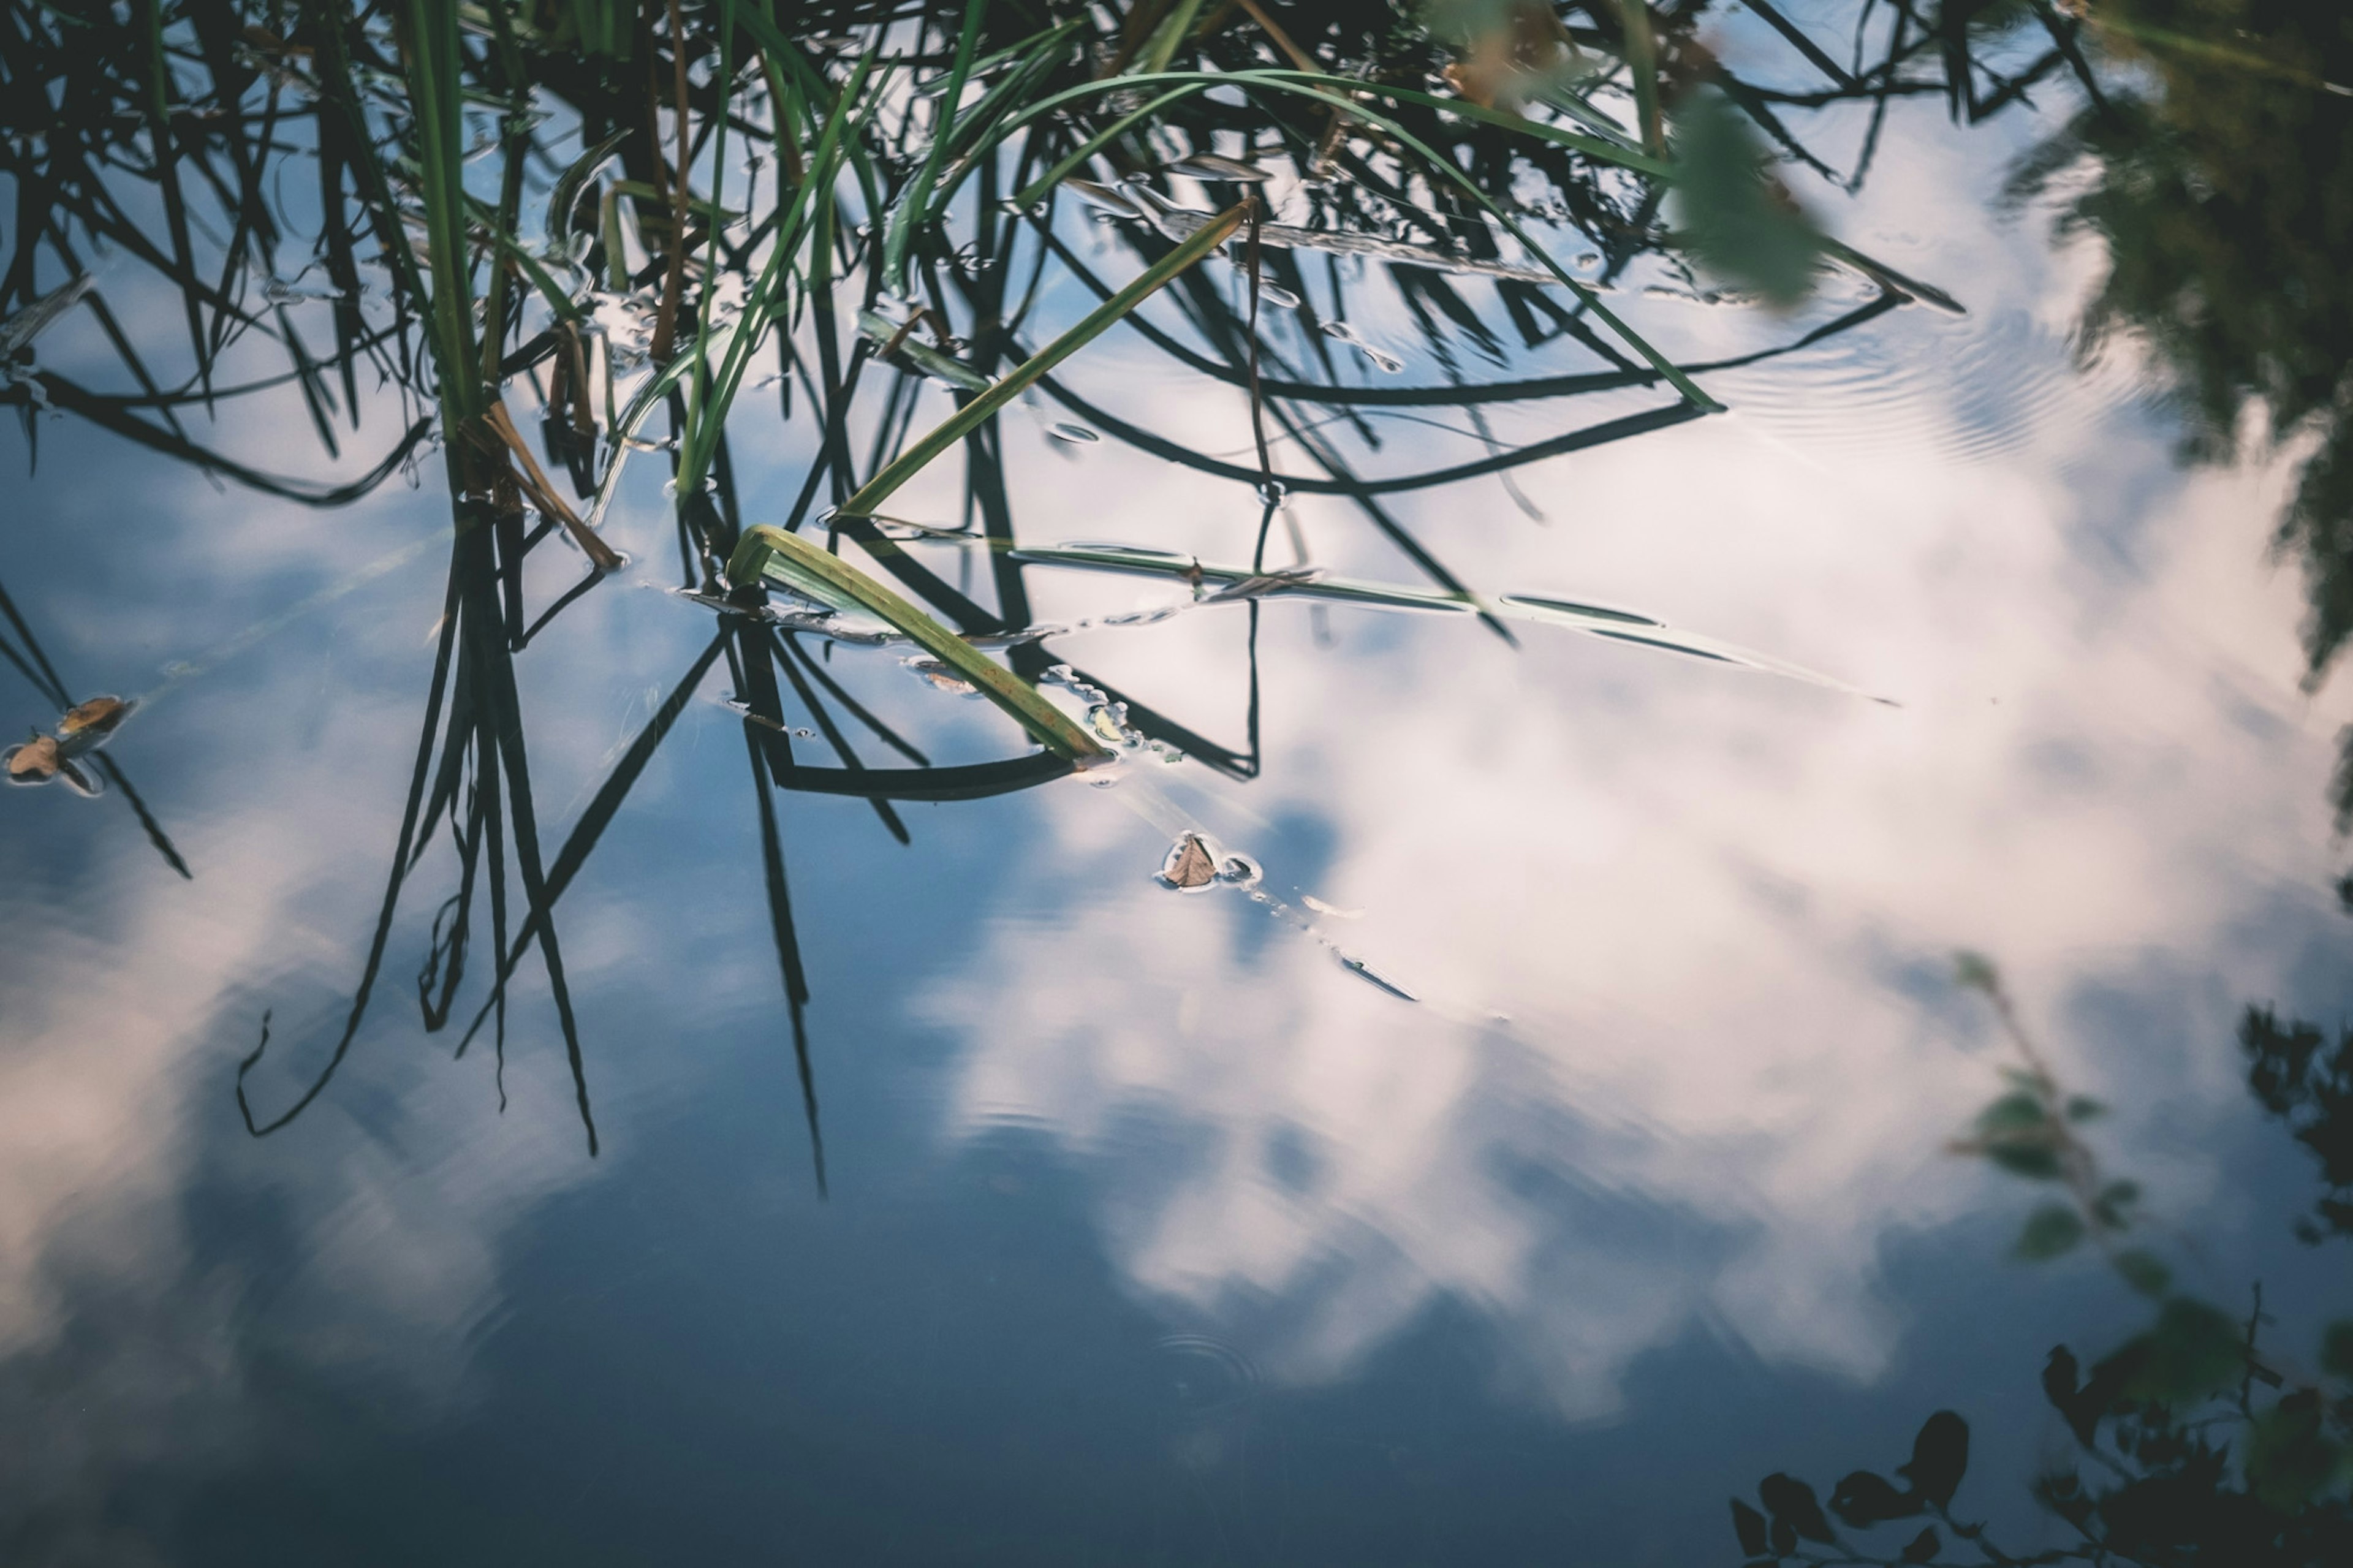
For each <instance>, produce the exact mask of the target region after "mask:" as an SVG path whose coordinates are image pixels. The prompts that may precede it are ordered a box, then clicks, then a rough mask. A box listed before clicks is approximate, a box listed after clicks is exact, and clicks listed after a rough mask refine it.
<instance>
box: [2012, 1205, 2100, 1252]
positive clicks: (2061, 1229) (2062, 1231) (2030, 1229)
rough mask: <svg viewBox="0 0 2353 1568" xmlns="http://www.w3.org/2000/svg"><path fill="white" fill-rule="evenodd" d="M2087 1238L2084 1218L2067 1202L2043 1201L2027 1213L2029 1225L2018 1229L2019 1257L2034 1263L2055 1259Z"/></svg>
mask: <svg viewBox="0 0 2353 1568" xmlns="http://www.w3.org/2000/svg"><path fill="white" fill-rule="evenodd" d="M2083 1239H2084V1220H2083V1216H2082V1215H2078V1214H2077V1213H2076V1212H2075V1211H2074V1210H2073V1208H2071V1207H2069V1206H2068V1205H2065V1204H2059V1203H2052V1204H2044V1205H2042V1207H2041V1208H2039V1209H2036V1210H2035V1211H2034V1212H2033V1213H2032V1214H2031V1215H2027V1216H2026V1228H2025V1229H2024V1230H2022V1231H2021V1232H2019V1236H2018V1245H2017V1247H2015V1248H2014V1249H2013V1250H2014V1251H2016V1252H2017V1254H2018V1256H2019V1257H2021V1258H2026V1259H2028V1260H2029V1261H2031V1262H2041V1261H2042V1259H2044V1258H2056V1257H2058V1256H2059V1255H2060V1254H2061V1253H2063V1252H2065V1251H2066V1250H2067V1249H2068V1248H2070V1247H2073V1246H2074V1245H2075V1244H2076V1243H2077V1242H2079V1241H2081V1240H2083Z"/></svg>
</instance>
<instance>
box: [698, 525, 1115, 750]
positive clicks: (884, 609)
mask: <svg viewBox="0 0 2353 1568" xmlns="http://www.w3.org/2000/svg"><path fill="white" fill-rule="evenodd" d="M727 577H728V580H729V581H730V582H732V583H737V584H745V583H756V582H761V581H764V580H765V581H767V582H772V583H778V584H783V585H784V586H785V587H786V588H789V589H791V590H792V591H793V592H795V593H797V594H800V595H803V596H805V597H807V598H813V599H816V600H817V601H818V602H819V603H820V604H827V605H843V606H845V607H846V606H849V605H855V606H857V607H858V608H860V609H863V610H866V611H868V612H870V613H871V614H873V615H875V616H880V617H881V618H882V619H883V620H885V621H888V622H889V623H890V624H891V625H892V626H893V627H895V628H896V629H897V630H899V631H901V632H903V633H905V634H906V635H907V636H908V637H910V638H912V639H913V641H914V642H915V644H916V645H917V646H918V647H922V648H923V650H924V651H925V652H927V653H929V654H931V655H932V656H933V657H934V658H937V659H938V660H939V661H940V662H941V663H942V664H944V665H946V666H947V667H948V668H950V669H953V670H955V672H956V673H957V674H958V675H960V676H962V677H963V678H964V679H966V680H969V681H971V682H972V683H973V687H974V689H976V690H977V691H979V692H980V694H981V695H982V696H984V697H986V698H987V699H988V700H990V701H991V702H994V703H995V704H997V707H999V708H1001V709H1003V710H1005V711H1006V712H1007V713H1008V714H1009V715H1011V716H1012V718H1013V719H1014V720H1015V721H1017V722H1018V723H1019V724H1020V726H1021V727H1022V728H1023V729H1025V730H1027V731H1029V733H1030V734H1032V735H1034V736H1035V737H1037V739H1038V741H1039V743H1040V744H1041V745H1043V746H1045V747H1046V749H1047V750H1049V751H1050V752H1054V753H1055V754H1056V755H1057V756H1060V757H1064V758H1067V759H1069V760H1070V761H1071V763H1075V764H1077V765H1078V766H1080V767H1082V768H1085V767H1092V766H1094V765H1096V764H1098V763H1104V762H1108V761H1109V760H1110V759H1111V756H1112V753H1111V752H1109V751H1107V750H1105V749H1104V748H1103V746H1102V745H1101V744H1099V743H1098V742H1096V741H1095V739H1094V738H1093V737H1092V736H1091V735H1089V734H1088V733H1087V732H1086V731H1084V730H1082V729H1081V728H1080V727H1079V726H1078V725H1077V724H1075V723H1073V722H1072V721H1071V718H1070V715H1068V714H1066V713H1064V712H1063V711H1062V710H1060V709H1059V708H1057V707H1055V706H1054V705H1053V704H1052V703H1050V702H1049V701H1047V700H1046V699H1045V698H1043V697H1041V696H1039V694H1038V691H1037V689H1036V688H1034V687H1032V686H1030V685H1029V684H1028V683H1027V682H1026V681H1024V680H1022V679H1020V678H1019V677H1018V676H1016V675H1014V674H1013V673H1012V672H1011V671H1010V670H1008V669H1007V668H1005V667H1004V666H1002V665H1000V664H998V663H997V661H996V660H994V659H992V658H988V657H987V655H986V654H983V653H982V652H980V650H979V649H977V648H976V647H973V646H972V645H971V644H970V643H968V642H965V640H964V639H963V638H962V637H958V636H956V635H955V633H954V632H952V631H950V630H948V628H947V627H945V626H942V625H940V623H939V622H937V621H935V620H934V619H933V618H932V617H931V616H927V615H925V614H924V613H923V611H922V610H920V609H917V608H916V607H915V606H914V605H912V604H910V603H908V601H906V600H905V599H902V598H901V597H900V596H899V595H897V594H895V593H892V591H891V590H890V589H889V588H887V587H885V586H883V585H882V584H881V583H880V582H878V581H876V580H875V579H874V578H873V577H871V576H869V575H868V574H865V573H863V572H861V571H860V570H859V569H858V568H857V567H855V566H852V565H851V564H850V563H849V562H847V561H844V560H843V559H841V557H839V555H834V554H830V553H828V552H826V551H824V550H820V549H819V548H818V547H817V546H816V545H814V544H812V543H810V542H808V541H807V540H806V539H803V538H801V537H800V536H799V535H798V534H793V533H786V531H784V530H783V529H781V528H776V527H772V526H770V525H769V524H766V523H761V524H758V525H756V526H754V527H752V528H749V529H746V530H745V531H744V538H743V541H742V542H740V543H738V544H737V545H736V547H735V553H734V554H733V555H732V556H731V557H729V558H728V562H727Z"/></svg>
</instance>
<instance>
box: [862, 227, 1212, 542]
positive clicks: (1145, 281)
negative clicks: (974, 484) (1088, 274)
mask: <svg viewBox="0 0 2353 1568" xmlns="http://www.w3.org/2000/svg"><path fill="white" fill-rule="evenodd" d="M1244 211H1245V208H1244V207H1242V206H1233V207H1229V208H1228V209H1227V210H1226V211H1225V212H1223V213H1221V214H1219V216H1218V218H1217V220H1216V221H1215V222H1212V223H1208V224H1206V225H1204V226H1202V228H1201V230H1200V232H1199V233H1198V234H1196V235H1194V236H1193V237H1191V238H1190V239H1187V240H1186V241H1185V243H1183V244H1182V245H1179V246H1177V247H1176V248H1175V249H1174V250H1171V251H1170V252H1169V253H1168V254H1167V255H1166V256H1164V257H1162V258H1160V259H1159V260H1158V261H1156V262H1155V263H1154V264H1153V265H1152V266H1151V267H1149V268H1146V269H1145V271H1144V272H1143V273H1142V274H1140V275H1139V276H1138V277H1137V278H1136V279H1135V281H1134V282H1133V283H1130V284H1129V285H1128V286H1127V287H1126V288H1124V289H1121V290H1120V291H1119V292H1118V293H1116V294H1114V295H1113V296H1112V297H1111V298H1110V299H1108V300H1104V301H1103V303H1102V304H1101V305H1100V306H1097V307H1096V308H1095V310H1092V312H1090V313H1089V314H1088V315H1087V317H1086V319H1085V320H1083V321H1080V322H1079V324H1078V325H1077V326H1074V327H1072V328H1071V330H1070V331H1066V332H1064V333H1063V334H1062V335H1061V336H1060V337H1059V338H1056V339H1055V340H1054V341H1053V342H1050V343H1048V344H1047V345H1046V346H1045V347H1044V348H1042V349H1040V350H1039V351H1038V353H1035V354H1034V355H1032V356H1031V357H1030V358H1029V359H1028V360H1025V361H1024V362H1023V363H1021V364H1019V365H1018V366H1017V367H1015V368H1014V369H1013V370H1012V371H1010V372H1008V374H1006V376H1005V378H1004V379H1003V380H1001V381H999V382H997V384H996V385H994V386H992V387H990V388H989V389H988V390H987V392H984V393H982V394H980V395H977V396H976V397H975V398H974V399H973V400H972V401H971V402H970V403H967V404H965V405H964V406H963V407H962V408H959V409H957V410H956V411H955V414H954V415H952V416H949V417H948V418H946V419H944V420H943V421H941V423H940V424H939V426H937V427H936V428H935V429H934V430H933V431H932V432H931V433H930V434H929V435H927V436H925V437H923V439H922V440H920V441H918V442H916V443H915V444H914V445H913V447H909V448H908V449H907V450H906V451H905V452H904V453H902V454H901V456H900V457H899V458H897V460H895V461H894V462H892V464H891V465H890V466H889V467H888V468H884V469H883V470H882V471H881V473H879V474H877V475H875V476H874V477H873V478H872V479H869V480H868V481H867V482H866V485H865V488H864V489H860V491H859V492H858V493H857V494H856V495H854V496H851V497H850V498H849V500H846V501H844V502H843V503H842V505H841V510H842V512H843V513H844V514H845V515H848V516H850V517H871V516H872V515H873V512H874V509H875V508H876V507H878V506H881V504H882V502H883V501H884V500H887V499H889V497H890V495H891V493H892V491H893V490H896V489H898V488H899V487H900V486H901V485H903V484H905V483H906V482H907V481H908V480H909V479H913V478H914V477H915V476H916V475H917V474H919V473H921V472H922V471H923V468H925V466H927V465H928V464H929V463H930V462H931V461H932V459H933V458H936V457H938V456H939V455H940V454H941V453H943V452H944V451H946V450H947V449H948V448H949V447H953V446H955V445H956V444H957V443H958V442H960V441H962V440H963V439H964V438H965V436H967V435H969V434H970V433H971V432H972V431H974V430H976V429H977V428H978V427H979V426H981V425H982V424H983V423H985V422H986V421H987V420H988V419H989V418H990V417H991V416H994V415H995V414H996V413H997V410H998V409H1000V408H1002V407H1004V406H1005V405H1007V404H1008V403H1010V402H1012V401H1013V400H1014V399H1015V398H1016V397H1018V396H1019V395H1021V394H1022V393H1023V392H1024V391H1026V390H1028V388H1029V386H1030V385H1031V384H1033V383H1035V382H1036V381H1037V380H1038V378H1039V377H1040V376H1042V375H1044V374H1046V373H1047V372H1048V371H1050V370H1052V369H1053V368H1054V367H1055V366H1056V365H1058V364H1060V363H1062V362H1063V361H1064V360H1066V359H1068V358H1070V357H1071V355H1072V354H1074V353H1078V352H1079V350H1081V349H1082V348H1084V347H1085V346H1086V345H1087V344H1088V343H1090V342H1093V341H1094V340H1095V339H1096V338H1098V337H1100V336H1102V335H1103V332H1105V331H1108V330H1109V329H1110V328H1111V327H1112V325H1113V323H1114V322H1116V321H1119V320H1120V319H1121V318H1122V317H1124V316H1125V315H1127V314H1128V313H1129V312H1130V311H1132V310H1134V309H1135V308H1136V307H1137V306H1138V305H1141V304H1143V303H1144V301H1145V300H1147V299H1149V298H1150V297H1151V296H1152V295H1153V294H1155V293H1156V292H1157V291H1158V290H1159V289H1161V288H1163V287H1164V286H1165V285H1166V284H1167V283H1168V281H1169V280H1170V279H1173V278H1175V277H1176V276H1177V275H1178V274H1179V273H1181V272H1183V271H1184V270H1185V269H1186V268H1188V267H1190V266H1192V265H1193V264H1194V263H1195V262H1197V261H1198V260H1200V259H1201V258H1203V257H1204V256H1207V255H1208V253H1209V252H1210V251H1212V250H1215V249H1216V248H1217V247H1219V246H1220V245H1222V244H1224V243H1225V242H1226V240H1227V239H1228V238H1229V237H1231V236H1232V234H1233V233H1234V231H1235V230H1236V229H1239V228H1240V227H1241V225H1242V218H1243V216H1244Z"/></svg>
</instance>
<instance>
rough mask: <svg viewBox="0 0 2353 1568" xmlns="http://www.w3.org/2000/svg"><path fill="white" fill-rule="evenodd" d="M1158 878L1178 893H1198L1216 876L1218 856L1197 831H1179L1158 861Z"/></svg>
mask: <svg viewBox="0 0 2353 1568" xmlns="http://www.w3.org/2000/svg"><path fill="white" fill-rule="evenodd" d="M1160 879H1161V880H1162V881H1164V882H1166V883H1167V884H1168V885H1169V886H1170V887H1172V888H1174V889H1176V890H1177V891H1178V892H1180V893H1198V892H1200V891H1201V890H1203V889H1206V888H1208V886H1209V885H1210V884H1212V883H1213V882H1215V881H1216V880H1217V879H1218V861H1217V858H1216V857H1215V856H1213V855H1211V854H1210V853H1209V846H1208V842H1207V841H1206V840H1204V839H1203V838H1202V837H1201V836H1200V835H1199V834H1198V833H1180V834H1178V835H1177V836H1176V843H1174V844H1172V845H1170V846H1169V847H1168V858H1166V860H1163V861H1162V862H1161V863H1160Z"/></svg>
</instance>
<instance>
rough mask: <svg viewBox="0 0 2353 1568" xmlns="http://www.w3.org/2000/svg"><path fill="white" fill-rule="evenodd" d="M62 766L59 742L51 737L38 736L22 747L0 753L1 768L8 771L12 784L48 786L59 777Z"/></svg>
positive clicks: (12, 747)
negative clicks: (59, 769)
mask: <svg viewBox="0 0 2353 1568" xmlns="http://www.w3.org/2000/svg"><path fill="white" fill-rule="evenodd" d="M62 764H63V759H62V758H60V757H59V756H58V742H57V740H56V738H55V737H54V736H50V735H36V736H34V737H33V738H32V739H31V740H29V741H27V742H25V743H24V744H23V745H21V746H11V747H9V748H8V750H7V751H6V752H0V767H5V769H7V771H8V782H9V783H10V784H47V783H48V782H49V781H50V780H51V779H54V778H56V777H57V776H58V768H59V767H60V766H61V765H62Z"/></svg>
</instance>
